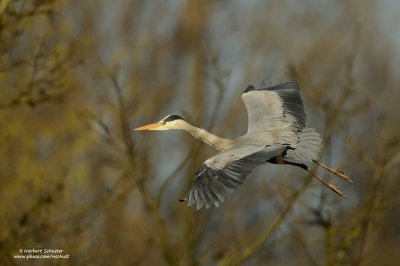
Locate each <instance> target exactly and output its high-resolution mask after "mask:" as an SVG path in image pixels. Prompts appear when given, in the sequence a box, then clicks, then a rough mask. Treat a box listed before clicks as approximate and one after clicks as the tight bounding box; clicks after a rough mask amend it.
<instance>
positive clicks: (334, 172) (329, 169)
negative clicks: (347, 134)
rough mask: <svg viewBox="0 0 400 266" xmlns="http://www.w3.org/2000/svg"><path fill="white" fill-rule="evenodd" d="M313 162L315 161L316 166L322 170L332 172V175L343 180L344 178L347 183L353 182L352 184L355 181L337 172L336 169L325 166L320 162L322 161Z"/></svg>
mask: <svg viewBox="0 0 400 266" xmlns="http://www.w3.org/2000/svg"><path fill="white" fill-rule="evenodd" d="M312 161H313V162H314V163H315V164H317V165H319V166H321V167H322V168H324V169H325V170H327V171H329V172H331V173H332V174H334V175H336V176H338V177H341V178H343V179H344V180H346V181H348V182H351V183H352V182H353V181H352V180H351V178H350V177H348V176H347V175H345V174H344V173H343V172H342V171H338V170H335V169H333V168H331V167H329V166H327V165H326V164H323V163H322V162H320V161H317V160H312Z"/></svg>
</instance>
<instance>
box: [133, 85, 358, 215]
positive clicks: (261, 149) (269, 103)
mask: <svg viewBox="0 0 400 266" xmlns="http://www.w3.org/2000/svg"><path fill="white" fill-rule="evenodd" d="M242 100H243V101H244V104H245V105H246V109H247V114H248V129H247V133H246V134H244V135H243V136H240V137H238V138H236V139H233V140H230V139H225V138H221V137H218V136H215V135H214V134H212V133H210V132H208V131H206V130H205V129H202V128H198V127H195V126H193V125H191V124H189V123H188V122H187V121H185V120H184V119H183V118H182V117H180V116H179V115H168V116H167V117H165V118H163V119H162V120H161V121H159V122H157V123H154V124H149V125H146V126H142V127H139V128H136V129H135V130H170V129H180V130H184V131H186V132H188V133H190V134H191V135H193V136H194V137H195V138H197V139H200V140H201V141H203V142H205V143H207V144H209V145H211V146H212V147H214V148H215V149H217V150H219V151H220V152H219V153H218V154H216V155H214V156H213V157H211V158H209V159H207V160H206V161H205V162H204V163H203V165H202V166H201V167H200V168H199V170H198V171H197V172H196V174H195V175H196V179H195V180H194V182H193V184H192V187H191V189H190V191H189V193H188V194H187V195H186V198H185V199H184V200H182V201H187V202H188V206H190V205H193V204H195V203H196V207H197V209H201V208H202V207H203V206H205V207H206V208H207V209H208V208H210V206H212V205H214V206H215V207H218V206H219V205H220V203H222V202H224V195H225V192H226V191H232V190H235V189H236V188H238V187H239V185H241V184H242V183H243V181H244V180H245V179H246V177H247V176H248V175H250V173H251V172H252V171H253V170H254V169H255V168H256V167H257V166H259V165H262V164H266V163H272V164H289V165H293V166H297V167H300V168H302V169H304V170H306V171H308V172H309V173H310V174H311V175H312V176H314V177H315V178H317V179H318V180H319V181H321V182H322V183H323V184H324V185H325V186H327V187H328V188H329V189H331V190H332V191H334V192H336V193H337V194H338V195H340V196H343V193H342V192H341V191H340V190H339V187H338V186H336V185H334V184H331V183H328V182H327V181H325V180H323V179H322V178H320V177H319V176H317V175H316V174H315V173H313V172H312V171H311V170H310V167H311V165H312V164H316V165H318V166H320V167H322V168H324V169H326V170H328V171H329V172H331V173H333V174H335V175H336V176H338V177H341V178H343V179H345V180H347V181H350V182H351V179H350V178H349V177H348V176H346V175H344V173H343V172H341V171H338V170H335V169H333V168H331V167H329V166H327V165H325V164H323V163H322V162H320V161H318V154H319V152H320V150H321V147H322V144H321V138H320V136H319V133H317V132H315V130H314V129H313V128H308V127H306V126H305V122H306V114H305V112H304V107H303V102H302V100H301V97H300V93H299V88H298V85H297V84H296V83H294V82H290V83H284V84H279V85H275V86H272V87H267V88H263V87H261V88H259V89H256V88H254V86H252V85H250V86H248V87H247V88H246V90H245V91H244V92H243V94H242Z"/></svg>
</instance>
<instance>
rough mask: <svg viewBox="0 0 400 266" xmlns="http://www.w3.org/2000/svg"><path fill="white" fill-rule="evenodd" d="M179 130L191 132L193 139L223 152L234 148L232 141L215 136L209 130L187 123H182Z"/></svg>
mask: <svg viewBox="0 0 400 266" xmlns="http://www.w3.org/2000/svg"><path fill="white" fill-rule="evenodd" d="M179 128H180V129H182V130H184V131H186V132H189V133H190V134H191V135H192V136H193V137H195V138H197V139H199V140H201V141H203V142H205V143H207V144H208V145H210V146H212V147H214V148H216V149H217V150H220V151H222V150H226V149H229V148H230V147H232V140H230V139H224V138H220V137H218V136H215V135H214V134H212V133H210V132H208V131H207V130H205V129H202V128H198V127H195V126H193V125H191V124H189V123H188V122H186V121H183V120H182V121H180V123H179Z"/></svg>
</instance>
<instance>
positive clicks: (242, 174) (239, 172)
mask: <svg viewBox="0 0 400 266" xmlns="http://www.w3.org/2000/svg"><path fill="white" fill-rule="evenodd" d="M284 149H285V147H282V146H278V145H276V146H269V147H268V148H261V149H260V147H255V146H239V147H235V148H232V149H230V150H225V151H222V152H220V153H219V154H217V155H215V156H213V157H211V158H210V159H208V160H207V161H205V162H204V164H203V165H202V166H201V167H200V168H199V170H198V171H197V172H196V179H195V181H194V182H193V184H192V187H191V189H190V191H189V192H188V194H187V195H186V198H185V201H187V202H188V206H190V205H193V204H195V203H196V208H197V209H198V210H199V209H201V208H202V207H203V206H205V207H206V208H207V209H208V208H210V207H211V206H213V205H214V206H215V207H218V206H219V205H220V203H222V202H224V195H225V192H226V191H232V190H235V189H237V188H238V187H239V186H240V185H241V184H242V183H243V181H244V180H245V179H246V177H247V176H248V175H249V174H250V173H251V172H252V171H253V170H254V168H256V167H257V166H258V165H260V164H263V163H265V162H266V161H268V160H269V159H271V158H272V157H275V156H277V155H279V154H281V153H282V152H283V151H284Z"/></svg>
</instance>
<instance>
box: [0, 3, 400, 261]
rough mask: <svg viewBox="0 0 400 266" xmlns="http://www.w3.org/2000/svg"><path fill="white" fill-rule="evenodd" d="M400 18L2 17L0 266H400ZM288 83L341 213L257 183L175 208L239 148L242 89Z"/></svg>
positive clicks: (226, 11) (6, 11) (264, 10)
mask: <svg viewBox="0 0 400 266" xmlns="http://www.w3.org/2000/svg"><path fill="white" fill-rule="evenodd" d="M399 12H400V2H399V1H395V0H387V1H379V2H378V1H372V0H367V1H361V0H352V1H348V0H335V1H330V0H322V1H321V0H318V1H317V0H304V1H295V0H283V1H282V0H268V1H239V0H233V1H227V0H219V1H183V0H168V1H144V0H137V1H134V0H120V1H105V0H102V1H89V0H82V1H67V0H35V1H28V0H2V1H1V2H0V14H1V15H0V34H1V35H0V38H1V42H0V56H1V63H0V128H1V130H0V182H1V186H0V202H1V204H0V217H1V219H0V264H1V265H43V264H44V263H46V264H50V265H377V264H378V263H379V265H398V262H399V261H400V253H399V246H400V226H399V221H400V208H399V207H400V196H399V189H400V167H399V166H400V149H399V147H400V146H399V142H400V139H399V132H400V114H399V111H398V106H399V100H400V76H399V75H398V69H399V67H400V28H399V27H398V25H399V23H400V17H399V16H398V14H399ZM262 81H264V82H265V84H266V85H271V84H276V83H280V82H287V81H296V82H298V83H299V85H300V87H301V94H302V97H303V101H304V104H305V109H306V113H307V124H308V126H310V127H315V128H316V129H317V130H318V131H319V132H320V133H321V135H322V136H323V139H324V146H325V148H324V150H323V152H322V154H321V158H322V161H323V162H325V163H327V164H329V165H331V166H333V167H335V168H339V169H341V170H343V171H344V172H345V173H346V174H348V175H349V176H351V177H352V179H353V180H354V183H353V184H349V183H345V182H343V181H342V180H339V179H336V178H335V177H332V176H330V175H329V174H327V172H324V171H321V172H320V171H319V172H318V173H319V174H320V175H321V176H323V177H324V178H326V179H330V181H331V182H333V183H335V184H338V185H339V186H340V188H341V189H342V190H343V192H344V193H345V194H346V198H339V197H338V196H337V195H336V194H334V193H332V192H331V191H329V190H328V189H326V188H325V187H323V186H322V185H321V184H320V183H319V182H318V181H316V180H314V179H312V178H311V177H310V176H308V175H307V173H306V172H304V171H302V170H301V169H296V168H293V167H291V166H276V165H265V166H262V167H259V168H257V170H256V171H255V172H254V173H253V174H252V175H251V176H250V177H249V178H248V179H247V180H246V182H245V183H244V184H243V186H241V187H240V189H238V190H237V191H236V192H235V193H231V194H228V197H227V200H226V203H224V204H223V205H222V206H221V207H220V208H218V209H217V208H214V209H211V210H201V211H199V212H197V211H196V210H195V208H193V206H192V207H186V205H185V204H183V203H180V202H178V199H180V198H183V197H185V195H186V193H187V191H188V190H189V187H190V185H191V182H192V181H193V179H194V172H195V171H196V170H197V169H198V167H199V166H200V165H201V164H202V163H203V162H204V161H205V160H206V159H207V158H208V157H209V156H212V155H213V154H215V153H216V151H215V150H213V149H212V148H210V147H208V146H207V145H205V144H203V143H200V142H199V141H197V140H195V139H193V138H192V137H191V136H188V135H187V134H185V133H184V132H178V131H175V132H173V131H168V132H155V131H153V132H135V131H132V128H135V127H138V126H141V125H143V124H148V123H151V122H155V121H158V120H160V119H161V118H163V117H165V116H166V115H168V114H179V115H181V116H182V117H184V118H185V119H186V120H187V121H189V122H190V123H192V124H194V125H196V126H199V127H203V128H206V129H208V130H209V131H211V132H213V133H215V134H217V135H220V136H223V137H225V138H235V137H237V136H240V135H242V134H244V133H245V132H246V129H247V113H246V110H245V107H244V104H243V103H242V101H241V99H240V96H241V93H242V92H243V90H244V89H245V88H246V87H247V86H248V85H250V84H254V86H256V87H257V86H260V84H261V82H262ZM21 248H23V249H32V248H36V249H40V248H51V249H63V250H64V254H69V255H70V258H69V259H58V260H56V259H54V260H40V259H37V260H33V259H32V260H18V259H14V255H15V254H19V252H18V250H19V249H21Z"/></svg>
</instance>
